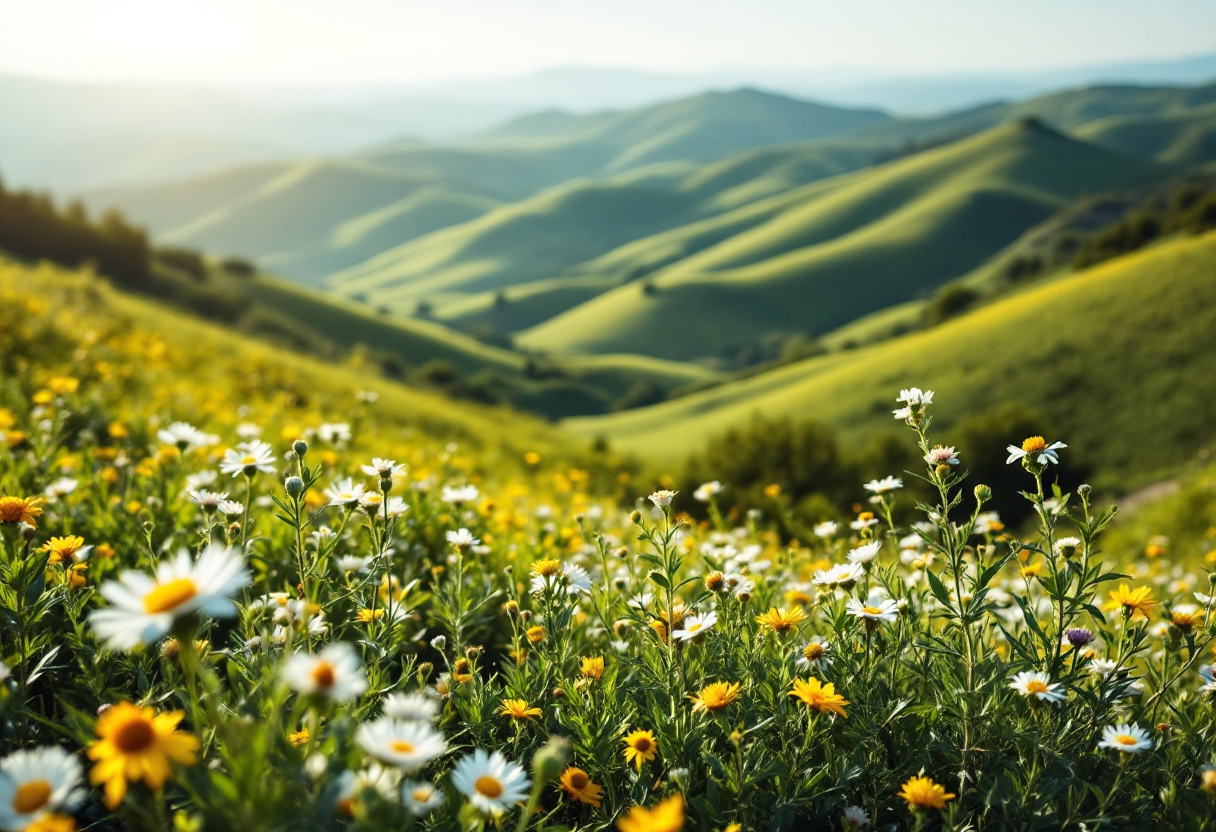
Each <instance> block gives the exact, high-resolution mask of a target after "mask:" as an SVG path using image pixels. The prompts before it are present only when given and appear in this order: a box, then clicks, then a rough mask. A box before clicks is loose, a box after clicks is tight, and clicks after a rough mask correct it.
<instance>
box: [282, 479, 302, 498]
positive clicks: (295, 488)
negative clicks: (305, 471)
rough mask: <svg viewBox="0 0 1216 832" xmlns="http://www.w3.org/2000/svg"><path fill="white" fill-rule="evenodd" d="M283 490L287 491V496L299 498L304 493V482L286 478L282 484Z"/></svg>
mask: <svg viewBox="0 0 1216 832" xmlns="http://www.w3.org/2000/svg"><path fill="white" fill-rule="evenodd" d="M283 488H285V489H287V494H288V495H289V496H291V497H299V496H300V495H301V494H303V493H304V480H302V479H300V478H299V477H288V478H287V479H286V480H285V481H284V482H283Z"/></svg>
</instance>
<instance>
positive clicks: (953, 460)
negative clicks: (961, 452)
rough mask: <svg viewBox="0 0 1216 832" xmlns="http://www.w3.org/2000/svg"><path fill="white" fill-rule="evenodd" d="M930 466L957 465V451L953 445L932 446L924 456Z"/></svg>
mask: <svg viewBox="0 0 1216 832" xmlns="http://www.w3.org/2000/svg"><path fill="white" fill-rule="evenodd" d="M925 462H927V463H929V464H930V465H958V450H957V449H956V448H955V447H954V446H953V445H944V446H943V445H934V446H933V447H932V448H930V449H929V453H927V454H925Z"/></svg>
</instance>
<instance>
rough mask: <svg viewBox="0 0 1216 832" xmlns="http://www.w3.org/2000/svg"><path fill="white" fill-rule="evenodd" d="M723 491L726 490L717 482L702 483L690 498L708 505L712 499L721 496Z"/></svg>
mask: <svg viewBox="0 0 1216 832" xmlns="http://www.w3.org/2000/svg"><path fill="white" fill-rule="evenodd" d="M724 490H726V487H725V486H724V485H722V483H720V482H718V481H717V480H713V481H711V482H703V483H701V484H700V485H699V486H697V490H696V491H694V492H692V496H693V499H695V500H698V501H700V502H702V503H708V502H709V501H710V500H712V499H713V498H714V497H717V496H718V495H719V494H721V493H722V492H723V491H724Z"/></svg>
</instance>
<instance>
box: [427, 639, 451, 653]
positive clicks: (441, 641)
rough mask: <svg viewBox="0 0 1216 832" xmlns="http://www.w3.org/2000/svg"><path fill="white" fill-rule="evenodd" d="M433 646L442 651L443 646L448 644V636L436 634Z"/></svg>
mask: <svg viewBox="0 0 1216 832" xmlns="http://www.w3.org/2000/svg"><path fill="white" fill-rule="evenodd" d="M431 646H432V647H434V648H435V649H436V650H439V651H440V652H442V651H443V648H445V647H447V646H448V640H447V637H446V636H435V637H434V638H433V639H431Z"/></svg>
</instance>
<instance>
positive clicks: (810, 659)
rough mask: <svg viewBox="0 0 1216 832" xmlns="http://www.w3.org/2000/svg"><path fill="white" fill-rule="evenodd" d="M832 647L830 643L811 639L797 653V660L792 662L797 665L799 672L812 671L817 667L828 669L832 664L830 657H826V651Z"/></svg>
mask: <svg viewBox="0 0 1216 832" xmlns="http://www.w3.org/2000/svg"><path fill="white" fill-rule="evenodd" d="M831 647H832V645H831V642H828V641H826V640H820V639H811V640H810V641H808V642H807V643H806V645H805V646H804V647H803V648H802V649H801V650H799V651H798V658H796V659H795V660H794V662H795V664H797V665H798V668H799V670H813V669H815V668H819V667H828V666H829V665H831V663H832V657H831V656H829V655H828V650H830V649H831Z"/></svg>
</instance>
